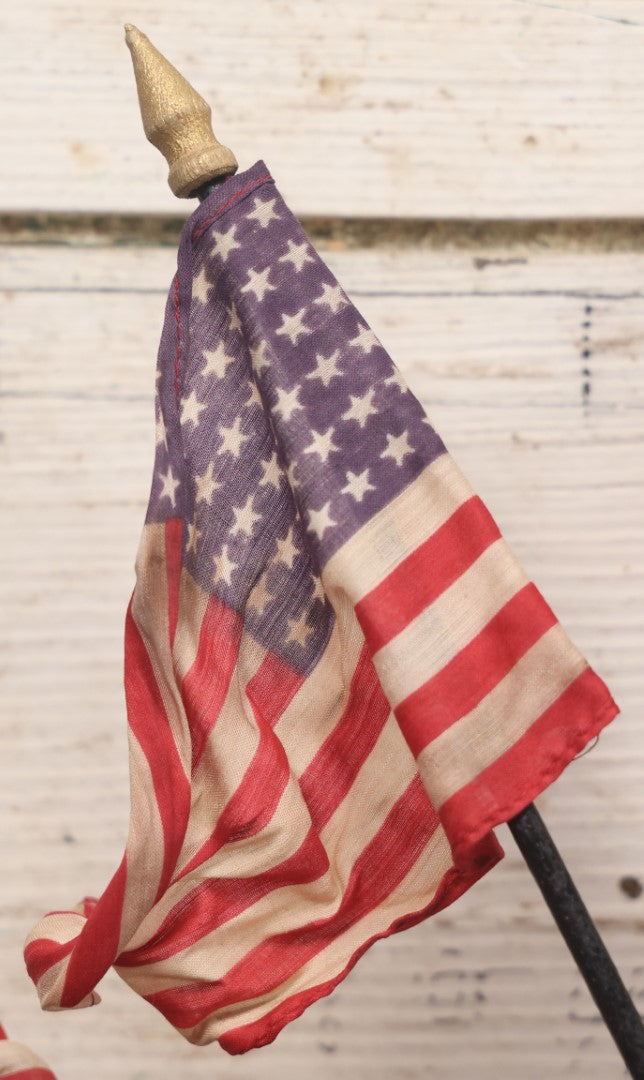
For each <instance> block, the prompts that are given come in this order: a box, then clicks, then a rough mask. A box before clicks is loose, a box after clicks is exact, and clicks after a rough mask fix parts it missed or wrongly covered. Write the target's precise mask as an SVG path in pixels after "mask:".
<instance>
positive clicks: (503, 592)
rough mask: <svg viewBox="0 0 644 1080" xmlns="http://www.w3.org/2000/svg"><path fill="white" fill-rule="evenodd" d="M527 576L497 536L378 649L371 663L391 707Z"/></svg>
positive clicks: (451, 654) (469, 636) (452, 653)
mask: <svg viewBox="0 0 644 1080" xmlns="http://www.w3.org/2000/svg"><path fill="white" fill-rule="evenodd" d="M528 581H529V578H528V577H527V575H526V572H525V570H524V569H523V567H522V566H521V564H520V563H519V561H518V560H517V559H516V558H515V556H514V554H513V553H512V551H511V549H510V548H509V546H508V544H507V542H506V541H505V540H504V539H503V537H499V539H498V540H495V541H494V543H492V544H490V545H489V546H488V547H487V548H486V549H485V551H483V552H482V553H481V555H479V557H478V558H477V559H476V561H475V562H473V563H472V565H471V566H470V567H469V568H468V569H467V570H466V571H465V572H464V573H463V574H461V575H460V577H458V578H457V579H456V581H454V582H453V583H452V584H451V585H450V586H448V588H446V589H444V590H443V592H442V593H441V594H440V596H438V597H437V598H436V600H434V601H433V603H431V604H429V605H428V606H427V607H426V608H425V609H424V610H423V611H421V612H420V613H419V614H418V615H417V616H416V617H415V618H414V619H412V621H411V622H410V623H408V625H407V626H406V627H404V629H403V630H401V631H400V632H399V633H398V634H396V636H395V637H393V638H392V639H391V641H388V642H387V644H386V645H383V646H382V648H381V649H378V651H377V652H376V653H375V654H374V657H373V662H374V666H375V668H376V671H377V672H378V675H379V677H380V681H381V683H382V685H383V688H384V690H385V693H386V694H387V697H388V698H389V700H390V701H391V704H392V706H393V708H396V706H397V705H399V704H400V702H401V701H403V700H404V699H405V698H406V697H408V695H409V694H411V693H413V691H414V690H417V689H418V687H419V686H422V685H423V683H425V682H427V680H428V679H431V678H432V676H433V675H435V674H436V673H437V672H438V671H441V669H442V668H444V667H445V665H446V664H447V663H448V662H449V661H450V660H451V659H452V658H453V657H454V656H456V654H457V653H459V652H460V651H461V649H464V648H465V646H466V645H468V644H469V643H470V642H471V641H472V639H473V638H474V637H476V635H477V634H478V633H479V632H480V631H481V630H482V629H483V627H484V626H485V625H486V624H487V623H488V622H489V621H490V619H491V618H492V617H493V616H494V615H496V613H497V612H498V611H499V610H500V609H501V608H502V607H503V605H504V604H506V603H507V602H508V600H511V599H512V597H513V596H514V595H515V593H517V592H518V591H519V589H522V588H523V586H524V585H526V584H527V583H528Z"/></svg>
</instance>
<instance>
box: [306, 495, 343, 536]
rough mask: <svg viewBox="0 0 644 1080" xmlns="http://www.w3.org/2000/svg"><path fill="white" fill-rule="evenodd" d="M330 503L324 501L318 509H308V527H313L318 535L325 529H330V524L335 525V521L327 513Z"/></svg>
mask: <svg viewBox="0 0 644 1080" xmlns="http://www.w3.org/2000/svg"><path fill="white" fill-rule="evenodd" d="M330 505H331V503H330V502H326V503H325V504H324V506H323V507H322V508H321V509H320V510H309V528H311V529H313V531H314V532H316V533H317V535H318V537H321V536H322V534H323V533H324V531H325V529H330V528H331V526H332V525H337V522H336V521H335V520H334V519H333V518H332V517H331V514H330V513H329V507H330Z"/></svg>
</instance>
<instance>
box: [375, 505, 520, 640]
mask: <svg viewBox="0 0 644 1080" xmlns="http://www.w3.org/2000/svg"><path fill="white" fill-rule="evenodd" d="M500 535H501V533H500V531H499V527H498V525H497V524H496V522H495V520H494V518H493V517H492V515H491V514H490V511H489V510H488V509H487V507H486V506H485V504H484V503H483V502H481V499H480V498H479V497H478V495H472V497H471V498H470V499H468V500H467V501H466V502H464V503H463V504H462V505H461V506H459V508H458V509H457V510H455V511H454V513H453V514H451V516H450V517H449V518H448V519H447V521H445V522H444V523H443V524H442V525H441V526H440V528H438V529H436V531H435V532H433V533H432V535H431V536H430V537H429V538H428V539H427V540H425V541H424V542H423V543H422V544H420V545H419V546H418V547H417V548H415V550H414V551H412V552H411V554H410V555H408V556H407V558H406V559H404V560H403V562H401V563H400V564H399V565H398V566H397V567H396V568H395V569H394V570H392V571H391V573H390V574H388V575H387V577H386V578H384V579H383V580H382V581H381V582H380V583H379V584H378V585H376V586H375V588H373V589H372V590H371V592H368V593H367V594H366V596H363V597H362V599H361V600H359V601H358V603H357V604H356V607H355V611H356V615H357V617H358V621H359V622H360V625H361V627H362V629H363V631H364V634H365V637H366V639H367V641H368V642H369V645H370V647H371V651H372V652H373V653H375V652H377V651H378V649H381V648H382V646H383V645H386V644H387V642H388V641H391V639H392V638H394V637H395V636H396V634H399V633H400V631H401V630H404V628H405V627H406V626H407V625H408V624H409V623H410V622H411V621H412V619H415V618H416V616H417V615H419V614H420V612H421V611H424V610H425V608H426V607H427V606H428V605H429V604H431V603H433V602H434V600H436V598H437V597H438V596H440V595H441V593H443V592H444V591H445V589H447V588H448V587H449V586H450V585H452V584H453V583H454V582H455V581H457V580H458V578H459V577H460V576H461V575H462V574H464V573H465V571H466V570H468V569H469V567H470V566H471V565H472V563H474V562H475V561H476V560H477V559H478V558H479V557H480V555H481V554H482V553H483V552H484V551H485V549H486V548H488V547H489V546H490V544H493V543H494V541H495V540H498V539H499V537H500Z"/></svg>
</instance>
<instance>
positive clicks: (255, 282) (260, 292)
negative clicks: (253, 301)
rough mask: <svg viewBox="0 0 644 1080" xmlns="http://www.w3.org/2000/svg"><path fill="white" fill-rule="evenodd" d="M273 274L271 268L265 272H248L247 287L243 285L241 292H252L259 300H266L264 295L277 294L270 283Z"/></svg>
mask: <svg viewBox="0 0 644 1080" xmlns="http://www.w3.org/2000/svg"><path fill="white" fill-rule="evenodd" d="M270 272H271V268H270V266H267V267H265V269H264V270H253V269H252V268H251V269H250V270H249V271H248V281H247V282H246V284H245V285H242V287H241V290H240V291H241V292H252V293H254V294H255V296H256V297H257V299H258V300H263V299H264V293H266V292H275V286H274V285H270V284H269V281H268V275H269V274H270Z"/></svg>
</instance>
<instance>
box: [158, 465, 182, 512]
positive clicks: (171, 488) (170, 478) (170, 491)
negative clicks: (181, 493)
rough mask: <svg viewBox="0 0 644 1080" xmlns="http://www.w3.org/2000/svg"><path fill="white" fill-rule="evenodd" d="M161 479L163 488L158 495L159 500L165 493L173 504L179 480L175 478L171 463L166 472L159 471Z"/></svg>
mask: <svg viewBox="0 0 644 1080" xmlns="http://www.w3.org/2000/svg"><path fill="white" fill-rule="evenodd" d="M161 479H162V480H163V488H162V490H161V494H160V495H159V500H161V499H163V498H164V496H166V495H167V497H168V498H169V500H170V502H171V503H172V505H173V506H174V502H175V494H176V490H177V488H178V487H179V483H180V481H179V480H175V478H174V475H173V473H172V465H170V467H169V468H168V471H167V473H161Z"/></svg>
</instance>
